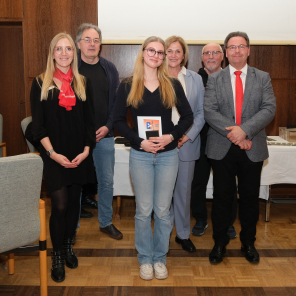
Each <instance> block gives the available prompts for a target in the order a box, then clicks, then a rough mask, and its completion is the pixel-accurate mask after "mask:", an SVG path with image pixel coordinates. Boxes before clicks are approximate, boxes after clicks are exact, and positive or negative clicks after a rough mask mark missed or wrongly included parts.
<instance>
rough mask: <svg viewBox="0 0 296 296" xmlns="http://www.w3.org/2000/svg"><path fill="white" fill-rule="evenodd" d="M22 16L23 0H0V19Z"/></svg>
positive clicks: (19, 17)
mask: <svg viewBox="0 0 296 296" xmlns="http://www.w3.org/2000/svg"><path fill="white" fill-rule="evenodd" d="M22 17H23V0H0V19H1V20H13V19H21V18H22Z"/></svg>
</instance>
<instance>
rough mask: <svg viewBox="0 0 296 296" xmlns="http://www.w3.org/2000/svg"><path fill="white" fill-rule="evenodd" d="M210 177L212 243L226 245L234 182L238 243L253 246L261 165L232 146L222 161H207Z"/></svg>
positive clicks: (257, 212) (261, 162)
mask: <svg viewBox="0 0 296 296" xmlns="http://www.w3.org/2000/svg"><path fill="white" fill-rule="evenodd" d="M210 162H211V165H212V168H213V173H214V180H213V182H214V194H213V196H214V199H213V206H212V222H213V238H214V240H215V243H221V244H223V245H227V244H228V243H229V236H228V235H227V229H228V226H229V223H230V220H231V211H232V203H233V187H234V186H235V184H236V179H235V177H236V176H237V178H238V194H239V218H240V222H241V228H242V229H241V232H240V240H241V242H242V243H243V244H253V243H254V241H255V240H256V224H257V221H258V218H259V189H260V179H261V170H262V165H263V161H260V162H253V161H251V160H250V159H249V158H248V156H247V154H246V152H245V150H241V149H240V148H239V146H237V145H234V144H232V145H231V147H230V149H229V151H228V153H227V154H226V156H225V157H224V158H223V159H222V160H214V159H210Z"/></svg>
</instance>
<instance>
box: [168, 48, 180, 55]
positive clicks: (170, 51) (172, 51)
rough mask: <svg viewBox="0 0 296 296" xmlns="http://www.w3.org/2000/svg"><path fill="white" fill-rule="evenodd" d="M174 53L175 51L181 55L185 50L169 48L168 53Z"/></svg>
mask: <svg viewBox="0 0 296 296" xmlns="http://www.w3.org/2000/svg"><path fill="white" fill-rule="evenodd" d="M174 53H175V55H181V54H183V52H182V51H180V50H179V49H176V50H172V49H168V50H167V55H172V54H174Z"/></svg>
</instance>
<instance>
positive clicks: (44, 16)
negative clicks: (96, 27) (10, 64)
mask: <svg viewBox="0 0 296 296" xmlns="http://www.w3.org/2000/svg"><path fill="white" fill-rule="evenodd" d="M24 3H25V4H24V15H25V19H24V48H25V53H24V54H25V65H24V68H25V80H26V82H25V83H26V113H27V115H30V114H31V110H30V102H29V93H30V88H31V81H32V78H34V77H36V76H38V75H39V74H40V73H42V72H43V71H44V70H45V68H46V61H47V55H48V49H49V44H50V41H51V40H52V38H53V37H54V36H55V35H56V34H58V33H59V32H64V31H66V32H67V33H69V34H71V36H72V37H73V39H75V35H76V32H77V29H78V27H79V25H80V24H82V23H84V22H90V23H94V24H96V23H97V18H98V17H97V0H64V1H60V0H51V1H39V0H24Z"/></svg>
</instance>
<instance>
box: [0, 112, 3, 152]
mask: <svg viewBox="0 0 296 296" xmlns="http://www.w3.org/2000/svg"><path fill="white" fill-rule="evenodd" d="M2 142H3V116H2V115H1V114H0V144H1V143H2ZM2 156H3V153H2V148H0V157H2Z"/></svg>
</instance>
